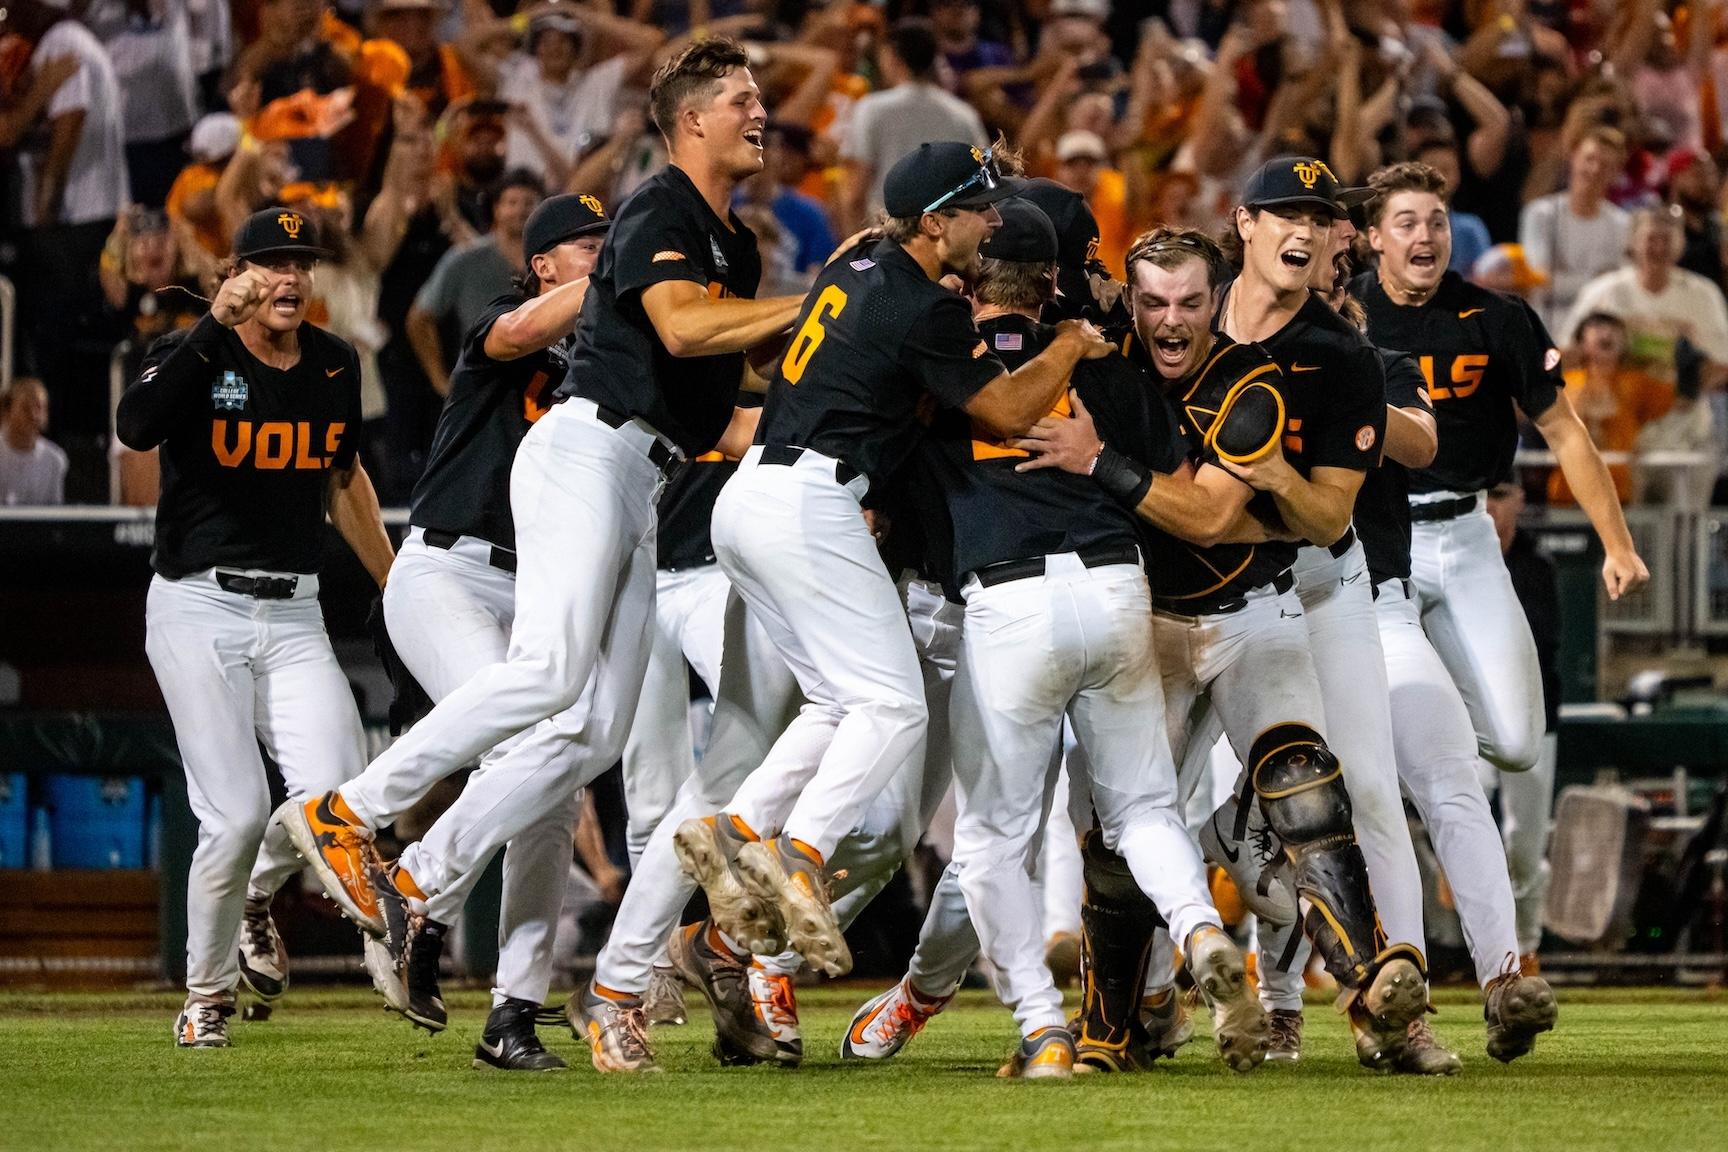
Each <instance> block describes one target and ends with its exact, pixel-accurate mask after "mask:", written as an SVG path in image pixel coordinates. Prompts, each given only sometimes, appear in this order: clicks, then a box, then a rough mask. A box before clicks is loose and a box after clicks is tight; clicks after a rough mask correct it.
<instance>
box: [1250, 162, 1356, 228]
mask: <svg viewBox="0 0 1728 1152" xmlns="http://www.w3.org/2000/svg"><path fill="white" fill-rule="evenodd" d="M1373 196H1374V190H1373V189H1371V188H1346V187H1344V186H1343V185H1342V184H1340V183H1339V182H1338V177H1336V176H1334V175H1332V169H1330V168H1328V167H1326V162H1325V161H1324V160H1316V159H1315V158H1314V157H1312V156H1275V157H1273V158H1272V159H1270V160H1268V161H1266V163H1264V164H1262V165H1260V167H1259V168H1258V169H1256V170H1255V172H1254V175H1252V176H1250V177H1248V184H1247V186H1246V187H1244V188H1243V189H1242V205H1243V207H1246V208H1285V207H1292V208H1293V207H1296V206H1298V205H1308V206H1310V207H1314V208H1321V209H1324V210H1325V211H1326V212H1327V213H1329V214H1330V215H1331V216H1332V217H1333V219H1343V217H1344V216H1345V215H1346V214H1348V212H1349V210H1350V209H1351V208H1352V207H1354V206H1355V205H1357V204H1362V203H1364V202H1366V201H1368V200H1371V199H1373Z"/></svg>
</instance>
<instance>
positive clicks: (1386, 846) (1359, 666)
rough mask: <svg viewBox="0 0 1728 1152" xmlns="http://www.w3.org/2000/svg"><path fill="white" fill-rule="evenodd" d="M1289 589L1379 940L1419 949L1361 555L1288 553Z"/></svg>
mask: <svg viewBox="0 0 1728 1152" xmlns="http://www.w3.org/2000/svg"><path fill="white" fill-rule="evenodd" d="M1295 575H1296V595H1297V596H1298V597H1299V598H1300V599H1301V601H1302V612H1303V615H1304V617H1305V618H1306V619H1307V621H1308V646H1309V648H1310V649H1311V650H1312V651H1313V653H1314V671H1315V673H1316V674H1318V676H1319V677H1320V699H1321V700H1322V701H1323V702H1324V704H1325V708H1326V727H1325V728H1324V729H1322V731H1324V732H1325V733H1326V746H1327V747H1328V748H1330V749H1331V750H1332V753H1333V755H1335V756H1337V757H1338V762H1339V764H1341V765H1342V766H1343V769H1344V787H1345V789H1346V790H1347V791H1348V792H1349V793H1350V815H1351V823H1352V824H1354V825H1355V828H1356V843H1357V844H1358V845H1360V846H1361V849H1362V859H1363V860H1364V861H1365V862H1366V863H1367V865H1368V880H1369V883H1370V885H1371V886H1372V887H1373V889H1374V907H1375V909H1376V910H1377V911H1378V912H1379V914H1380V924H1381V926H1382V927H1383V928H1385V930H1386V940H1387V943H1389V944H1410V945H1413V946H1414V947H1415V948H1416V949H1417V951H1419V952H1420V951H1422V950H1424V948H1425V937H1424V934H1423V930H1422V874H1421V872H1420V871H1419V870H1418V869H1417V867H1416V849H1415V848H1414V847H1413V846H1412V845H1411V843H1410V823H1409V821H1408V820H1406V819H1405V817H1404V798H1403V796H1401V795H1400V794H1399V791H1398V779H1399V773H1398V763H1397V757H1396V754H1395V752H1394V741H1393V728H1394V725H1393V719H1392V718H1393V708H1392V706H1391V704H1390V700H1391V695H1390V687H1389V684H1388V676H1387V669H1386V661H1385V659H1383V656H1384V653H1382V651H1381V630H1380V626H1379V622H1378V619H1377V617H1376V614H1375V611H1374V591H1373V587H1372V585H1371V584H1370V582H1369V576H1368V558H1367V556H1366V555H1364V553H1363V551H1362V545H1361V544H1360V543H1355V544H1352V545H1351V546H1350V547H1349V548H1348V549H1346V550H1345V551H1344V552H1343V554H1342V555H1340V556H1336V557H1334V556H1332V555H1331V554H1330V553H1329V552H1328V551H1327V550H1326V549H1324V548H1303V549H1302V550H1301V551H1299V552H1298V553H1297V554H1296V567H1295Z"/></svg>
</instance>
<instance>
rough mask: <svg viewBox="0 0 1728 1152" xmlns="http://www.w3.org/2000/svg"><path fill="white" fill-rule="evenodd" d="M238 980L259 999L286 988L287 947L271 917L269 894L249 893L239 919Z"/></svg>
mask: <svg viewBox="0 0 1728 1152" xmlns="http://www.w3.org/2000/svg"><path fill="white" fill-rule="evenodd" d="M240 979H241V980H243V981H245V983H246V987H248V988H250V989H251V990H252V994H253V995H254V996H256V997H258V999H260V1000H274V999H276V998H277V997H279V996H281V995H282V993H284V992H286V991H287V990H288V949H287V948H285V947H283V945H282V937H281V936H280V935H279V934H278V933H277V931H276V922H275V921H274V920H272V919H270V897H268V896H248V897H247V898H246V911H245V913H243V915H242V917H241V920H240Z"/></svg>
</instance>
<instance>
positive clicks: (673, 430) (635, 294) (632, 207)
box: [558, 164, 762, 457]
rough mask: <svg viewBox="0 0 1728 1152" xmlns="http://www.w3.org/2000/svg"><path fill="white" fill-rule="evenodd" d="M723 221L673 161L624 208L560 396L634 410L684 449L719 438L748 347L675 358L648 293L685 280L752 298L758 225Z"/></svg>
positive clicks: (699, 448) (702, 448)
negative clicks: (648, 306)
mask: <svg viewBox="0 0 1728 1152" xmlns="http://www.w3.org/2000/svg"><path fill="white" fill-rule="evenodd" d="M727 216H728V219H726V220H722V219H720V218H719V217H718V216H716V215H715V214H714V211H713V209H711V208H709V207H708V203H707V201H705V200H703V199H702V195H701V193H699V192H697V191H696V186H695V185H694V184H692V183H691V182H690V178H689V177H688V176H686V175H685V174H684V173H683V171H682V170H680V169H679V168H678V167H676V166H675V165H670V164H669V165H667V166H666V167H665V168H663V169H661V170H660V171H659V172H657V173H655V174H654V175H653V176H650V177H649V178H648V179H647V180H645V181H643V183H642V185H641V187H639V188H637V189H636V191H635V192H633V193H631V194H630V198H629V199H628V200H626V201H624V204H623V206H622V207H620V208H619V209H618V215H617V216H616V217H615V218H614V219H613V221H612V230H611V232H609V233H608V234H607V236H606V245H605V247H603V248H602V249H601V250H600V260H599V263H598V264H597V265H596V266H595V268H594V274H593V276H592V277H590V279H589V281H588V295H587V298H586V299H584V300H583V301H582V315H581V316H580V317H579V318H578V320H577V321H576V334H575V338H574V339H573V340H572V342H571V351H570V372H569V377H568V379H566V380H565V382H564V383H563V385H561V386H560V387H559V389H558V392H559V394H560V395H564V396H580V397H582V398H583V399H585V400H592V401H594V403H596V404H598V405H600V406H601V407H602V408H609V409H611V410H612V411H614V412H617V413H620V414H622V415H625V416H637V417H640V418H642V419H643V420H645V421H647V422H648V423H649V424H651V425H653V426H654V428H655V429H656V430H658V431H659V432H661V433H662V434H663V435H665V436H667V437H670V438H671V439H672V441H673V442H674V443H676V444H677V445H678V446H679V447H680V448H682V449H683V450H684V454H685V455H686V456H691V457H694V456H700V455H702V453H704V452H706V451H708V450H709V449H710V448H713V447H714V444H715V442H716V441H717V440H719V439H720V434H721V433H722V432H724V431H726V424H727V422H728V421H729V420H731V418H732V401H733V398H734V397H736V396H737V395H738V384H739V382H740V381H741V380H742V379H743V378H744V354H743V353H742V352H727V353H723V354H721V355H718V356H686V357H683V358H679V357H676V356H674V355H672V354H671V353H670V352H668V351H667V350H666V345H665V344H664V343H662V342H661V340H660V335H659V333H657V332H656V331H655V330H654V325H653V323H652V322H651V321H650V320H649V319H648V313H647V311H646V310H645V309H644V308H643V307H642V293H643V292H644V291H645V290H647V289H648V288H651V287H653V286H654V285H656V284H660V283H664V282H665V281H668V280H688V281H690V282H691V283H693V284H700V285H701V286H702V287H704V288H705V289H707V291H708V295H710V296H712V297H714V298H716V299H718V298H720V297H723V296H742V297H754V296H755V295H756V283H757V281H759V280H760V279H761V278H762V259H761V257H760V255H758V253H757V250H756V234H755V233H754V232H751V231H750V229H749V228H747V227H745V226H744V222H743V221H742V220H739V219H738V216H737V214H736V213H733V212H730V211H728V212H727Z"/></svg>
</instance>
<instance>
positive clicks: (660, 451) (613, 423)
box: [511, 404, 678, 571]
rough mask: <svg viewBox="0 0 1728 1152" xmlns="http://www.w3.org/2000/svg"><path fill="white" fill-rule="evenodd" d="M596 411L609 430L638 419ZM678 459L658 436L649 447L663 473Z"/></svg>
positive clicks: (652, 460)
mask: <svg viewBox="0 0 1728 1152" xmlns="http://www.w3.org/2000/svg"><path fill="white" fill-rule="evenodd" d="M594 411H595V415H597V416H599V417H600V423H602V424H604V425H606V427H608V428H622V427H624V425H626V424H628V423H630V422H631V421H632V420H634V419H636V417H634V416H629V415H626V414H625V413H623V412H615V411H613V410H612V409H610V408H607V407H606V406H605V405H602V404H596V405H594ZM677 459H678V457H677V456H676V455H675V454H674V453H673V451H672V449H670V448H668V447H666V442H665V441H664V440H662V439H660V438H659V437H658V436H656V437H655V438H654V442H653V443H652V444H650V445H648V462H649V463H650V464H652V465H654V467H656V468H658V469H660V471H662V472H664V471H666V469H667V467H668V466H669V465H670V464H671V463H672V462H673V461H675V460H677ZM511 571H515V569H511Z"/></svg>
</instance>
